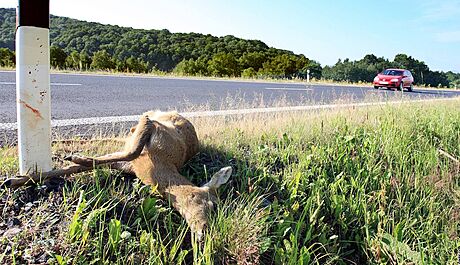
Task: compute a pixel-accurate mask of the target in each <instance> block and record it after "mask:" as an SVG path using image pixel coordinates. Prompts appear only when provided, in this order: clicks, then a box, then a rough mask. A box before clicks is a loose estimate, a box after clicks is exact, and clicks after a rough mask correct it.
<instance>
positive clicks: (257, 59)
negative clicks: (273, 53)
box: [238, 52, 267, 72]
mask: <svg viewBox="0 0 460 265" xmlns="http://www.w3.org/2000/svg"><path fill="white" fill-rule="evenodd" d="M265 61H267V56H266V55H265V54H264V53H263V52H246V53H244V54H243V55H242V56H241V57H240V58H239V59H238V64H239V66H240V67H241V69H248V68H252V69H253V70H255V71H256V72H257V71H259V69H260V68H262V66H263V63H264V62H265Z"/></svg>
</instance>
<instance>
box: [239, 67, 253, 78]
mask: <svg viewBox="0 0 460 265" xmlns="http://www.w3.org/2000/svg"><path fill="white" fill-rule="evenodd" d="M256 75H257V72H256V70H254V68H252V67H249V68H246V69H244V70H243V72H241V76H242V77H245V78H253V77H255V76H256Z"/></svg>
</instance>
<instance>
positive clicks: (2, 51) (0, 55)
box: [0, 48, 16, 67]
mask: <svg viewBox="0 0 460 265" xmlns="http://www.w3.org/2000/svg"><path fill="white" fill-rule="evenodd" d="M15 64H16V56H15V54H14V52H12V51H11V50H10V49H8V48H0V66H3V67H14V66H15Z"/></svg>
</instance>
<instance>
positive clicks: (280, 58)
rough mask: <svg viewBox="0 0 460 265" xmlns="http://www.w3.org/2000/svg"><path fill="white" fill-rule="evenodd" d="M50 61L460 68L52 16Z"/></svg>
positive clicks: (338, 73) (425, 72)
mask: <svg viewBox="0 0 460 265" xmlns="http://www.w3.org/2000/svg"><path fill="white" fill-rule="evenodd" d="M15 15H16V14H15V10H14V9H2V8H0V23H1V25H0V48H1V49H0V65H1V66H7V67H14V61H15V60H14V52H12V50H13V49H14V30H15ZM50 42H51V48H50V57H51V64H52V66H53V67H55V68H59V69H76V70H110V71H119V72H136V73H148V72H156V71H162V72H173V73H177V74H180V75H191V76H195V75H200V76H219V77H224V76H225V77H240V76H241V77H250V78H288V79H291V78H299V79H303V78H306V75H307V70H310V76H311V77H312V78H315V79H327V80H334V81H346V82H370V81H372V79H373V78H374V76H375V75H376V73H377V72H379V71H382V70H383V69H384V68H387V67H403V68H407V69H409V70H411V71H412V72H413V74H414V76H415V79H416V82H417V83H418V84H426V85H429V86H444V87H445V86H459V85H460V74H455V73H452V72H447V73H444V72H433V71H430V70H429V68H428V66H427V65H426V64H425V63H424V62H421V61H418V60H416V59H414V58H412V57H410V56H407V55H404V54H399V55H397V56H396V57H395V59H394V60H393V61H392V62H390V61H388V60H387V59H384V58H382V57H380V58H379V57H376V56H374V55H366V56H365V57H364V58H363V59H361V60H358V61H349V60H348V59H346V60H344V61H341V60H339V61H338V62H337V63H336V64H335V65H334V66H331V67H330V66H325V67H324V68H322V67H321V65H320V64H319V63H318V62H316V61H314V60H311V59H309V58H307V57H306V56H304V55H302V54H295V53H293V52H291V51H287V50H281V49H276V48H272V47H268V46H267V45H266V44H265V43H263V42H262V41H259V40H245V39H240V38H236V37H234V36H225V37H215V36H212V35H209V34H208V35H203V34H197V33H170V32H169V31H168V30H166V29H163V30H143V29H133V28H127V27H119V26H112V25H103V24H99V23H93V22H86V21H80V20H76V19H70V18H66V17H58V16H51V25H50Z"/></svg>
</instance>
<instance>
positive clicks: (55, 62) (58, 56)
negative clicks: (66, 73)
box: [50, 45, 67, 68]
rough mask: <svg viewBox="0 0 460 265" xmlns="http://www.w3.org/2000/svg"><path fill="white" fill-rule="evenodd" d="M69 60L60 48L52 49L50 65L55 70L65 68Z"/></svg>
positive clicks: (53, 47)
mask: <svg viewBox="0 0 460 265" xmlns="http://www.w3.org/2000/svg"><path fill="white" fill-rule="evenodd" d="M66 59H67V54H66V53H65V51H64V50H63V49H61V48H59V47H58V46H54V45H53V46H51V47H50V63H51V66H53V67H55V68H64V67H65V62H66Z"/></svg>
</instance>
